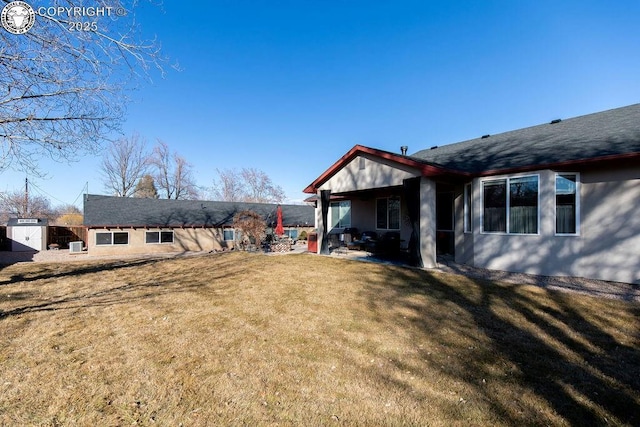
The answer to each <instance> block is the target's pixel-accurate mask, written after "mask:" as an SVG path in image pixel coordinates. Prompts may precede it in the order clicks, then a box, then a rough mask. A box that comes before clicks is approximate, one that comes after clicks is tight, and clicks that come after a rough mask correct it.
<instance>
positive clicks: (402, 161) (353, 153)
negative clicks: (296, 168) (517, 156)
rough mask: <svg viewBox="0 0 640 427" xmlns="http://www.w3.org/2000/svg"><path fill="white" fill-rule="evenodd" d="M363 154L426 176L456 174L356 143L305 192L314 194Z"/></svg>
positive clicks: (422, 161)
mask: <svg viewBox="0 0 640 427" xmlns="http://www.w3.org/2000/svg"><path fill="white" fill-rule="evenodd" d="M361 154H369V155H371V156H374V157H377V158H380V159H385V160H389V161H392V162H395V163H397V164H399V165H404V166H409V167H411V168H415V169H418V170H419V171H420V172H421V173H422V174H423V175H424V176H434V175H446V174H456V172H455V171H451V170H447V168H445V167H443V166H441V165H437V164H433V163H431V162H429V161H426V160H423V159H419V158H413V157H410V156H403V155H401V154H396V153H392V152H390V151H384V150H378V149H375V148H370V147H365V146H364V145H355V146H354V147H353V148H352V149H351V150H349V151H348V152H347V154H345V155H344V156H342V157H341V158H340V159H339V160H338V161H337V162H335V163H334V164H333V165H332V166H331V167H330V168H329V169H327V170H326V171H325V172H324V173H323V174H322V175H320V176H319V177H318V178H316V180H315V181H313V182H312V183H311V184H309V185H308V186H307V187H306V188H305V189H304V190H303V191H304V192H305V193H309V194H313V193H315V192H316V191H317V189H318V188H319V187H320V186H321V185H322V184H324V183H325V182H327V181H328V180H329V179H330V178H331V177H332V176H334V175H335V174H336V173H338V171H340V169H342V168H343V167H345V166H346V165H347V164H349V162H351V161H352V160H353V159H355V158H356V157H358V156H359V155H361Z"/></svg>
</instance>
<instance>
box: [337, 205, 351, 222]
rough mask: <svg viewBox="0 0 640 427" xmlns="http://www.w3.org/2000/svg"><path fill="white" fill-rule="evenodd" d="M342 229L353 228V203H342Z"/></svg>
mask: <svg viewBox="0 0 640 427" xmlns="http://www.w3.org/2000/svg"><path fill="white" fill-rule="evenodd" d="M339 227H340V228H345V227H351V201H344V202H340V224H339Z"/></svg>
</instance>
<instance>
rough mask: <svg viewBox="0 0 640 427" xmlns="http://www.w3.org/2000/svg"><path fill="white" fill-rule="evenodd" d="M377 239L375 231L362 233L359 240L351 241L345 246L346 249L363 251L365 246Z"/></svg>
mask: <svg viewBox="0 0 640 427" xmlns="http://www.w3.org/2000/svg"><path fill="white" fill-rule="evenodd" d="M377 238H378V233H376V232H375V231H363V232H362V234H361V235H360V238H358V239H357V240H352V241H351V242H349V243H348V244H347V248H349V249H352V250H360V251H363V250H365V248H366V245H367V244H368V243H370V242H371V241H375V240H376V239H377Z"/></svg>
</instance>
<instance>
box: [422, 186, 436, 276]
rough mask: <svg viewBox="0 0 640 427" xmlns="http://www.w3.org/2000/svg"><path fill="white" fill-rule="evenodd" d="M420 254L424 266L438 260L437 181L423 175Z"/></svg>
mask: <svg viewBox="0 0 640 427" xmlns="http://www.w3.org/2000/svg"><path fill="white" fill-rule="evenodd" d="M420 256H421V258H422V266H423V267H424V268H434V267H436V266H437V262H436V182H435V181H433V180H431V179H429V178H425V177H423V178H422V179H421V181H420Z"/></svg>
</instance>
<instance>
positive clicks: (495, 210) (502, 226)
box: [482, 179, 507, 232]
mask: <svg viewBox="0 0 640 427" xmlns="http://www.w3.org/2000/svg"><path fill="white" fill-rule="evenodd" d="M482 190H483V202H484V211H483V230H484V231H489V232H506V231H507V181H506V180H504V179H500V180H496V181H485V182H484V183H483V184H482Z"/></svg>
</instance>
